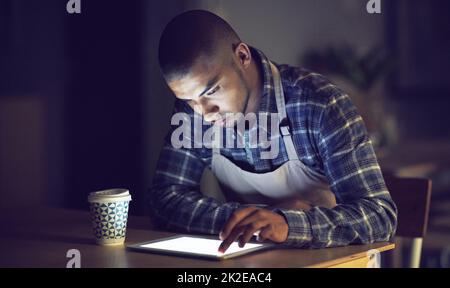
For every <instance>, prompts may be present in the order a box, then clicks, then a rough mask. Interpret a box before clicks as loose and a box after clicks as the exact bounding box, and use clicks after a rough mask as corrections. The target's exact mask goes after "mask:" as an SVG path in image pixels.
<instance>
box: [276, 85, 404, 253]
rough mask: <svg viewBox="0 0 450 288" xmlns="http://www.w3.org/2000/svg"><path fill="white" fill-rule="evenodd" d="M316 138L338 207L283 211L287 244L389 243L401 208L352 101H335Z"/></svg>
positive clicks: (343, 97)
mask: <svg viewBox="0 0 450 288" xmlns="http://www.w3.org/2000/svg"><path fill="white" fill-rule="evenodd" d="M314 137H315V142H316V145H317V147H318V151H319V154H320V155H321V158H322V161H323V167H324V171H325V173H326V175H327V178H328V181H329V183H330V188H331V190H332V191H333V192H334V194H335V196H336V200H337V203H338V205H337V206H336V207H335V208H333V209H327V208H322V207H312V209H310V210H308V211H301V210H286V209H277V210H276V211H277V212H279V213H280V214H282V215H283V216H284V217H285V218H286V220H287V222H288V226H289V233H288V237H287V240H286V242H285V243H286V244H288V245H293V246H308V247H313V248H321V247H332V246H341V245H347V244H350V243H372V242H376V241H388V240H389V239H390V238H391V237H392V236H393V234H394V233H395V230H396V225H397V208H396V206H395V204H394V202H393V201H392V198H391V197H390V194H389V192H388V190H387V188H386V185H385V183H384V179H383V177H382V174H381V170H380V167H379V165H378V162H377V159H376V156H375V152H374V151H373V147H372V144H371V142H370V139H369V138H368V135H367V131H366V128H365V126H364V123H363V121H362V118H361V116H360V115H359V114H358V112H357V111H356V108H355V106H354V105H353V104H352V103H351V101H350V99H349V97H348V96H347V95H344V94H342V93H338V94H337V95H336V96H334V97H331V98H330V101H329V102H328V104H327V105H326V107H325V109H324V110H323V111H322V113H321V116H320V132H319V133H317V134H316V135H315V136H314Z"/></svg>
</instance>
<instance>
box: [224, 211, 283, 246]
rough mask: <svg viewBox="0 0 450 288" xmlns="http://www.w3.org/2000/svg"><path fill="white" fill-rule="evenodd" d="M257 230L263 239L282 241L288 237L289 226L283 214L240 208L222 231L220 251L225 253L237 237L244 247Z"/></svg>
mask: <svg viewBox="0 0 450 288" xmlns="http://www.w3.org/2000/svg"><path fill="white" fill-rule="evenodd" d="M257 231H260V232H259V236H258V237H259V239H260V240H261V241H264V240H266V239H267V240H271V241H273V242H276V243H282V242H284V241H286V239H287V236H288V232H289V226H288V224H287V223H286V220H285V219H284V217H283V216H281V215H279V214H277V213H274V212H272V211H270V210H267V209H263V208H258V207H248V208H244V209H241V210H238V211H236V212H234V213H233V215H231V217H230V218H229V219H228V222H227V223H226V224H225V226H224V228H223V229H222V232H220V235H219V237H220V239H221V240H223V241H222V244H220V247H219V252H222V253H224V252H225V251H226V250H227V249H228V247H230V245H231V244H232V243H233V242H234V241H235V240H237V238H239V247H244V245H245V243H247V242H248V241H250V239H251V238H252V236H253V234H254V233H255V232H257Z"/></svg>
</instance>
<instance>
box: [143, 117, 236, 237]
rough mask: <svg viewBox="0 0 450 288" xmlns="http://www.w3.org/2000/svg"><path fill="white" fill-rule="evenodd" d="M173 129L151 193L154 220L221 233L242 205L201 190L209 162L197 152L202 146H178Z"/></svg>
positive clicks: (174, 227) (169, 226)
mask: <svg viewBox="0 0 450 288" xmlns="http://www.w3.org/2000/svg"><path fill="white" fill-rule="evenodd" d="M175 112H178V109H177V108H175ZM175 112H174V113H175ZM172 131H173V129H170V130H169V133H168V134H167V137H166V138H165V141H164V145H163V147H162V150H161V152H160V155H159V160H158V163H157V167H156V172H155V175H154V178H153V184H152V187H151V188H150V189H149V193H148V196H149V197H148V201H149V205H150V209H151V217H152V220H153V221H154V222H155V224H156V225H157V226H159V227H161V228H165V229H170V230H177V231H182V232H196V233H206V234H218V233H219V232H220V230H221V229H222V227H223V225H224V224H225V223H226V220H228V218H229V217H230V216H231V214H232V213H233V212H234V211H235V210H236V209H238V208H239V207H240V205H239V203H234V202H229V203H223V204H222V203H219V202H218V201H216V200H215V199H214V198H211V197H205V196H204V195H203V194H202V193H201V191H200V180H201V177H202V174H203V170H204V169H205V167H206V166H207V165H206V163H205V160H204V159H203V158H201V157H200V155H199V153H197V152H198V151H197V150H200V149H198V148H185V147H181V148H174V147H173V145H172V144H171V141H170V139H171V133H172Z"/></svg>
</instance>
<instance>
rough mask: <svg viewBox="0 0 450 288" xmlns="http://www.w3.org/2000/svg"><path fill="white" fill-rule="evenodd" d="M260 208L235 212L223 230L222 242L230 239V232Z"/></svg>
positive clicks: (221, 233) (249, 208)
mask: <svg viewBox="0 0 450 288" xmlns="http://www.w3.org/2000/svg"><path fill="white" fill-rule="evenodd" d="M258 209H259V208H258V207H247V208H244V209H241V210H239V211H236V212H234V213H233V214H232V215H231V217H230V218H229V219H228V221H227V223H226V224H225V226H224V227H223V228H222V231H221V232H220V234H219V238H220V240H224V239H225V238H227V237H228V235H229V234H230V232H231V231H232V230H233V228H234V226H236V224H238V223H239V222H241V220H242V219H244V218H245V217H247V216H248V215H250V214H251V213H253V212H254V211H255V210H258Z"/></svg>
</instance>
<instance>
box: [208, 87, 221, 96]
mask: <svg viewBox="0 0 450 288" xmlns="http://www.w3.org/2000/svg"><path fill="white" fill-rule="evenodd" d="M219 89H220V86H216V88H214V89H213V90H211V91H209V92H208V93H206V95H213V94H214V93H216V92H217V91H218V90H219Z"/></svg>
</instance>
